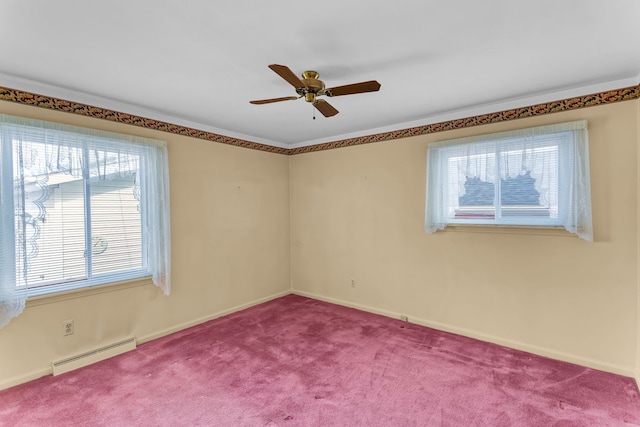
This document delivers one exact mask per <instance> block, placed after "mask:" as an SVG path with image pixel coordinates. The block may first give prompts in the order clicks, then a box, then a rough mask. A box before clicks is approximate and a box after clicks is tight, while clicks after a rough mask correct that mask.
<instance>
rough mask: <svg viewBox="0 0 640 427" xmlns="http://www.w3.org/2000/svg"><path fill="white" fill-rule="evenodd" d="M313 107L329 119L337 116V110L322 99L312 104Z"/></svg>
mask: <svg viewBox="0 0 640 427" xmlns="http://www.w3.org/2000/svg"><path fill="white" fill-rule="evenodd" d="M313 106H314V107H316V110H318V111H320V112H321V113H322V115H323V116H325V117H331V116H335V115H336V114H338V110H336V109H335V108H333V106H332V105H331V104H329V103H328V102H327V101H325V100H324V99H318V100H317V101H316V102H314V103H313Z"/></svg>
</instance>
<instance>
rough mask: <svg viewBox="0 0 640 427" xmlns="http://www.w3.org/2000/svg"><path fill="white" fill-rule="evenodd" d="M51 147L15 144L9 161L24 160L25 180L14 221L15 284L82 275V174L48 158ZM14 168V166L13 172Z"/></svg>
mask: <svg viewBox="0 0 640 427" xmlns="http://www.w3.org/2000/svg"><path fill="white" fill-rule="evenodd" d="M51 150H52V147H51V146H48V145H46V144H40V143H28V144H22V146H18V145H16V146H15V149H14V162H15V163H16V165H17V164H22V165H23V172H24V175H23V177H24V183H25V187H24V188H25V192H24V210H25V215H24V218H18V219H17V220H16V222H15V224H16V254H19V256H17V257H16V271H17V275H18V276H19V277H20V278H21V280H18V283H17V284H18V285H25V284H28V285H29V286H30V287H34V286H41V285H45V284H49V283H60V282H67V281H74V280H81V279H84V278H85V277H86V266H85V259H84V249H85V231H84V230H85V222H84V208H85V206H84V189H83V183H82V179H81V178H76V177H74V176H72V175H71V174H68V173H64V172H61V171H59V170H58V169H57V167H56V164H51V163H50V162H48V161H47V159H48V154H49V152H50V151H51ZM75 151H77V150H75V149H69V152H70V157H73V156H75V155H77V154H78V153H77V152H75ZM19 170H20V169H19V168H17V167H14V172H15V171H19ZM19 179H20V177H19V176H15V177H14V180H19ZM17 202H18V203H21V201H20V200H17Z"/></svg>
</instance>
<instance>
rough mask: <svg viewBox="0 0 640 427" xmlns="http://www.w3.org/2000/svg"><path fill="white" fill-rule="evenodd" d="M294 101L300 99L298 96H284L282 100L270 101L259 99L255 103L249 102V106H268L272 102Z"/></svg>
mask: <svg viewBox="0 0 640 427" xmlns="http://www.w3.org/2000/svg"><path fill="white" fill-rule="evenodd" d="M296 99H300V97H299V96H285V97H282V98H271V99H259V100H257V101H249V103H250V104H256V105H260V104H270V103H272V102H280V101H295V100H296Z"/></svg>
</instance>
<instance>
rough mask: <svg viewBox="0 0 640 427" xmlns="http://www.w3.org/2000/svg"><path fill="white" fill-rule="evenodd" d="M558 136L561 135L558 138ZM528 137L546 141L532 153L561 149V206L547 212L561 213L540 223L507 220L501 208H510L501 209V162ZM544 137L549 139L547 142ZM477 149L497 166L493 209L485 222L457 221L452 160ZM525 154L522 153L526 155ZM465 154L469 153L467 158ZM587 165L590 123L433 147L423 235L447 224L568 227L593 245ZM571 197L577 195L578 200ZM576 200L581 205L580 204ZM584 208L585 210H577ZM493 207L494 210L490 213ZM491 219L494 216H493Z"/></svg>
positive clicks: (523, 218)
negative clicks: (540, 150)
mask: <svg viewBox="0 0 640 427" xmlns="http://www.w3.org/2000/svg"><path fill="white" fill-rule="evenodd" d="M555 134H558V135H557V136H555ZM526 138H540V140H542V142H540V143H539V145H534V146H533V147H532V148H531V149H532V150H539V149H540V147H545V146H546V147H557V166H556V168H557V171H556V177H555V178H553V179H554V181H555V182H556V183H557V184H555V183H554V191H556V192H557V193H556V194H557V200H558V202H557V207H556V206H555V205H552V206H549V209H554V210H555V209H556V208H557V213H556V212H555V211H553V215H552V216H551V217H544V218H537V217H535V216H534V215H529V216H525V215H523V216H517V215H516V216H514V217H505V216H503V215H502V214H501V209H503V208H504V206H506V205H502V204H501V197H502V194H501V186H502V182H501V181H502V179H503V178H502V174H501V170H502V169H501V165H500V162H501V159H502V157H503V153H505V152H506V151H507V150H512V148H509V144H512V143H513V141H516V142H517V143H518V144H520V143H521V141H522V144H523V147H524V144H525V141H526ZM545 138H547V139H546V140H545ZM554 138H555V139H554ZM471 144H477V145H475V146H473V145H471ZM481 144H486V145H481ZM536 144H538V142H536ZM492 146H494V148H493V149H491V147H492ZM467 147H469V148H467ZM487 148H488V149H487ZM474 149H476V150H477V152H478V153H482V154H479V155H491V153H492V152H493V160H494V162H495V166H492V168H491V169H492V170H493V169H494V172H495V173H494V174H493V175H494V176H492V180H491V181H486V182H490V183H491V184H492V185H493V186H494V187H493V188H494V194H493V197H494V199H493V205H486V207H487V212H488V213H489V214H488V216H487V217H486V218H455V214H454V210H455V209H456V208H458V209H459V207H460V206H459V205H458V206H457V207H456V206H454V205H453V204H451V200H452V199H451V197H453V198H455V197H456V196H455V195H453V193H452V192H451V186H452V185H460V181H458V182H455V179H454V180H452V179H451V177H452V176H455V174H456V172H455V171H454V172H451V173H452V174H454V175H450V168H451V167H454V163H453V162H451V161H450V159H453V158H456V157H457V158H458V159H462V158H464V157H465V155H466V156H473V155H474V154H469V153H473V150H474ZM485 149H486V151H484V150H485ZM526 149H527V148H523V149H522V151H524V150H526ZM465 151H467V154H463V153H464V152H465ZM588 163H589V162H588V137H587V122H586V121H584V120H581V121H576V122H568V123H560V124H557V125H548V126H539V127H534V128H525V129H519V130H514V131H507V132H499V133H492V134H486V135H479V136H472V137H466V138H458V139H453V140H445V141H439V142H435V143H432V144H430V145H429V147H428V154H427V185H426V193H427V194H426V206H425V231H426V233H433V232H435V231H437V230H443V229H445V228H446V227H447V226H449V225H451V226H460V225H464V226H466V225H468V226H483V227H487V226H488V227H513V226H515V227H532V228H536V227H546V228H550V227H553V228H558V227H564V228H566V229H567V230H568V231H570V232H572V233H576V234H578V236H580V237H582V238H584V239H585V240H588V241H591V240H593V231H592V226H591V199H590V185H589V171H588ZM510 170H511V169H510ZM566 171H572V173H571V174H569V173H567V172H566ZM470 176H471V177H473V175H467V176H466V177H467V179H468V178H469V177H470ZM507 177H512V176H510V175H509V172H507ZM573 193H577V195H576V194H573ZM457 194H459V193H457ZM458 197H461V196H458ZM576 198H578V199H580V200H576ZM550 203H551V202H550ZM580 203H582V205H583V206H578V205H579V204H580ZM469 206H472V205H469ZM478 206H480V205H478ZM482 206H485V205H482ZM489 206H490V207H491V208H493V209H492V210H489V209H488V208H489ZM523 206H524V205H523ZM583 208H584V209H583ZM480 210H482V209H478V211H480ZM469 212H472V208H469ZM576 212H577V213H576ZM490 214H493V217H490V216H489V215H490ZM472 215H473V213H471V214H470V216H472Z"/></svg>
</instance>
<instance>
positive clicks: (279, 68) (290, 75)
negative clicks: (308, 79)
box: [269, 64, 307, 89]
mask: <svg viewBox="0 0 640 427" xmlns="http://www.w3.org/2000/svg"><path fill="white" fill-rule="evenodd" d="M269 68H271V69H272V70H273V71H275V72H276V74H278V75H279V76H280V77H282V78H283V79H285V80H286V81H287V82H289V84H290V85H291V86H293V87H295V88H296V89H298V88H302V87H307V85H305V84H304V83H303V82H302V80H300V78H299V77H298V76H296V75H295V74H294V72H293V71H291V70H290V69H289V67H287V66H286V65H278V64H271V65H269Z"/></svg>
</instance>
